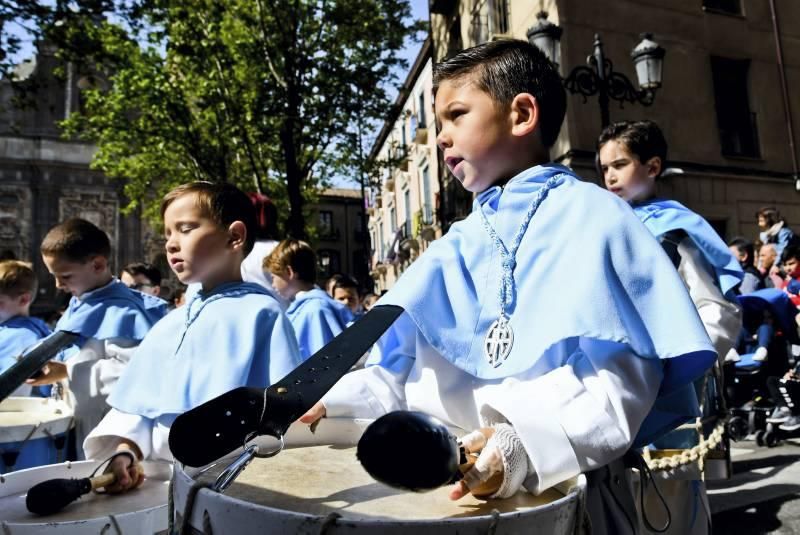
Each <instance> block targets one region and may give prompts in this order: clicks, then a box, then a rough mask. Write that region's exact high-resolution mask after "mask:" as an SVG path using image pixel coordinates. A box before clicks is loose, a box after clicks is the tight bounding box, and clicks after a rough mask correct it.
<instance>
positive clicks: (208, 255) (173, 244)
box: [164, 193, 242, 289]
mask: <svg viewBox="0 0 800 535" xmlns="http://www.w3.org/2000/svg"><path fill="white" fill-rule="evenodd" d="M234 225H235V223H234ZM231 226H232V227H233V225H231ZM164 237H165V238H166V239H167V243H166V249H167V260H168V261H169V266H170V267H171V268H172V271H174V272H175V275H177V277H178V280H180V281H181V282H182V283H183V284H191V283H195V282H200V283H202V284H203V288H205V289H209V288H213V287H215V286H217V285H219V284H222V283H223V282H230V281H233V280H240V275H238V276H237V274H238V273H239V269H240V266H241V260H242V258H241V256H242V255H241V253H240V251H241V247H238V246H235V245H234V244H233V240H232V235H231V233H230V232H229V229H225V228H222V227H220V226H219V225H218V224H217V223H216V222H215V221H213V220H212V219H211V218H210V217H208V216H207V215H206V214H204V213H203V211H202V210H201V209H200V207H199V206H198V203H197V195H196V194H194V193H189V194H186V195H183V196H181V197H178V198H177V199H175V200H174V201H172V203H171V204H170V205H169V206H168V207H167V209H166V210H165V212H164ZM237 277H238V278H237Z"/></svg>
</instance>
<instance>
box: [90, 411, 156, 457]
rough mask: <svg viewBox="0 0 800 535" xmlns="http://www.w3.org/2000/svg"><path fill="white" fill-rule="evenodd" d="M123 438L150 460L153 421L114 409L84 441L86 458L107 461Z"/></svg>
mask: <svg viewBox="0 0 800 535" xmlns="http://www.w3.org/2000/svg"><path fill="white" fill-rule="evenodd" d="M122 438H125V439H127V440H130V441H131V442H133V443H134V444H136V445H137V446H138V447H139V451H141V452H142V457H143V458H145V459H147V458H149V457H150V456H151V453H152V444H153V420H151V419H149V418H145V417H143V416H139V415H138V414H129V413H127V412H122V411H118V410H117V409H113V408H112V409H111V410H110V411H109V412H108V414H106V415H105V417H104V418H103V419H102V420H101V421H100V424H98V426H97V427H95V428H94V429H93V430H92V432H91V433H89V436H87V437H86V440H84V441H83V451H84V453H85V454H86V458H87V459H105V458H107V457H109V456H111V455H112V454H113V453H114V452H115V451H116V449H117V446H118V445H119V444H120V442H121V440H120V439H122Z"/></svg>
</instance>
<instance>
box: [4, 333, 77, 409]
mask: <svg viewBox="0 0 800 535" xmlns="http://www.w3.org/2000/svg"><path fill="white" fill-rule="evenodd" d="M77 338H78V334H76V333H70V332H67V331H56V332H55V333H53V334H51V335H50V336H48V337H47V338H45V339H44V340H42V342H41V343H40V344H39V345H37V346H36V347H34V348H33V349H32V350H30V351H28V353H27V354H25V355H22V356H21V357H20V359H19V360H18V361H17V362H16V363H15V364H14V365H13V366H11V367H10V368H9V369H7V370H6V371H4V372H3V373H2V374H0V401H3V400H4V399H6V398H7V397H8V396H10V395H11V393H12V392H14V390H16V389H17V388H19V387H20V386H21V385H22V383H24V382H25V380H26V379H28V378H29V377H30V376H31V375H33V374H34V373H36V372H37V371H39V370H41V369H42V366H44V365H45V364H46V363H47V361H48V360H50V359H52V358H53V357H54V356H56V354H57V353H58V352H59V351H61V350H62V349H64V348H65V347H67V346H68V345H70V344H71V343H72V342H74V341H75V340H76V339H77Z"/></svg>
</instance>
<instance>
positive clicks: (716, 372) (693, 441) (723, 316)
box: [597, 120, 766, 535]
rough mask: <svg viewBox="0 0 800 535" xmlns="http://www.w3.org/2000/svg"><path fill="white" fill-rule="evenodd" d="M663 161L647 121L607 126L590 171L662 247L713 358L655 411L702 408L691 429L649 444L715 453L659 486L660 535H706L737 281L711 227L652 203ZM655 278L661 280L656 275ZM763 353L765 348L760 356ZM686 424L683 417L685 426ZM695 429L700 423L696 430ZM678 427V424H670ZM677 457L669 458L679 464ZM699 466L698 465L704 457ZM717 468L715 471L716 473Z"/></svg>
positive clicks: (720, 451)
mask: <svg viewBox="0 0 800 535" xmlns="http://www.w3.org/2000/svg"><path fill="white" fill-rule="evenodd" d="M666 157H667V142H666V140H665V138H664V135H663V133H662V132H661V129H660V128H659V127H658V125H657V124H656V123H654V122H653V121H648V120H643V121H623V122H619V123H614V124H611V125H609V126H608V127H606V128H605V129H604V130H603V132H602V133H601V134H600V136H599V138H598V140H597V165H598V168H599V169H598V170H599V171H600V172H601V173H602V175H603V178H604V180H605V184H606V187H607V188H608V189H609V191H611V192H612V193H614V194H615V195H617V196H619V197H620V198H621V199H623V200H624V201H626V202H628V203H629V204H630V205H631V207H632V208H633V211H634V213H635V214H636V215H637V216H638V217H639V219H640V220H641V221H642V223H644V225H645V227H647V229H648V230H649V231H650V232H651V233H652V234H653V236H654V237H655V238H656V239H658V240H659V242H661V244H662V247H663V248H664V250H665V251H666V252H667V254H668V255H669V256H670V259H671V260H672V263H673V265H674V267H675V269H676V270H677V272H678V273H679V274H680V276H681V278H682V279H683V281H684V284H685V285H686V288H687V289H688V290H689V295H690V296H691V298H692V301H693V303H694V305H695V307H696V308H697V312H698V314H699V315H700V319H701V320H702V322H703V326H704V327H705V330H706V332H707V333H708V336H709V337H710V339H711V342H712V344H713V345H714V348H715V349H716V351H717V354H718V356H719V358H720V362H719V364H718V366H716V367H715V368H714V369H712V370H709V373H708V374H707V375H706V377H705V378H704V379H702V380H700V381H698V382H697V385H696V387H692V386H690V385H687V386H686V387H685V388H684V392H683V393H682V394H675V395H673V396H672V398H671V399H670V400H669V402H665V403H662V404H658V405H657V406H656V410H658V411H661V412H662V413H669V412H681V411H682V410H685V408H686V407H687V406H689V405H697V404H698V402H699V403H701V404H702V408H703V412H702V415H701V414H700V412H699V411H698V413H697V414H696V416H698V417H699V416H702V419H694V418H693V419H692V420H694V421H695V422H699V423H696V424H695V425H696V426H698V428H695V429H679V430H676V431H675V432H674V433H671V434H669V435H667V436H665V437H662V438H661V439H660V440H659V441H657V442H656V443H655V446H656V447H657V448H658V449H661V450H673V451H674V450H690V449H695V450H696V451H705V452H709V451H714V454H715V457H714V458H719V457H722V459H721V460H720V461H719V462H714V463H712V462H708V463H704V462H703V463H700V464H699V466H701V467H703V466H704V467H705V471H704V472H703V474H702V475H700V474H699V475H698V479H697V480H696V481H691V480H689V478H687V477H685V476H683V475H680V476H676V477H675V478H670V477H668V478H667V479H666V480H664V483H663V486H664V487H665V489H664V490H665V492H664V494H665V496H667V500H668V502H669V503H670V504H671V505H672V509H673V510H675V511H680V512H682V513H683V512H686V511H688V514H684V515H681V516H677V515H674V521H673V522H672V525H671V526H670V528H669V531H667V533H670V534H672V533H674V534H680V535H685V534H689V533H692V534H701V533H708V530H709V527H710V524H711V512H710V508H709V506H708V500H707V498H706V494H705V486H704V483H703V481H702V480H703V479H704V478H706V477H707V478H715V479H720V478H726V477H729V476H730V475H729V474H728V473H727V470H728V467H729V466H730V460H729V459H730V457H729V449H728V447H727V439H725V438H722V439H721V441H720V443H718V444H713V443H712V437H713V436H716V433H719V434H722V433H723V431H724V424H725V419H724V414H723V412H724V407H725V402H724V399H722V392H723V389H722V382H721V378H722V371H721V366H722V362H721V359H723V358H728V357H727V355H729V352H730V358H733V359H735V358H736V355H735V351H734V346H735V345H736V341H737V339H738V338H739V337H740V335H741V326H742V316H741V308H740V306H739V303H738V301H737V299H736V291H737V288H738V287H739V285H740V284H741V282H742V279H743V278H744V273H743V271H742V268H741V267H740V265H739V261H738V260H737V258H735V257H734V256H733V255H732V254H731V250H730V249H729V248H728V247H727V245H726V244H725V242H724V241H722V239H721V238H720V237H719V235H718V234H717V233H716V231H715V230H714V229H713V228H712V227H711V225H709V224H708V222H706V220H705V219H703V218H702V217H700V216H699V215H698V214H696V213H695V212H693V211H691V210H689V209H688V208H686V207H685V206H683V205H682V204H680V203H679V202H676V201H673V200H669V199H663V198H658V197H657V196H656V181H657V180H658V179H659V177H660V176H661V174H662V171H663V169H664V167H665V162H666ZM659 276H660V275H659ZM765 352H766V350H764V353H765ZM689 421H690V420H689V419H688V418H687V420H686V422H689ZM700 424H702V425H700ZM676 427H677V426H676ZM681 453H686V452H680V453H676V454H675V457H676V458H678V457H679V456H680V454H681ZM703 460H704V461H705V459H703ZM717 468H719V469H717Z"/></svg>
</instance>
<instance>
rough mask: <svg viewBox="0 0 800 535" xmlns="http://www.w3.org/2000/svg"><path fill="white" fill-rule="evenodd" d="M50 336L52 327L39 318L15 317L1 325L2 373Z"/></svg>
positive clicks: (0, 354)
mask: <svg viewBox="0 0 800 535" xmlns="http://www.w3.org/2000/svg"><path fill="white" fill-rule="evenodd" d="M49 335H50V327H48V326H47V324H46V323H45V322H43V321H42V320H40V319H39V318H32V317H30V316H14V317H13V318H9V319H7V320H6V321H4V322H3V323H0V373H2V372H4V371H5V370H7V369H8V368H10V367H11V366H13V365H14V364H15V363H16V362H17V357H18V356H20V355H22V354H23V353H25V352H26V350H27V349H31V348H32V346H33V345H35V344H36V342H38V341H39V340H41V339H42V338H44V337H46V336H49Z"/></svg>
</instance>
